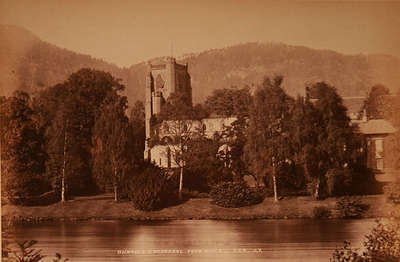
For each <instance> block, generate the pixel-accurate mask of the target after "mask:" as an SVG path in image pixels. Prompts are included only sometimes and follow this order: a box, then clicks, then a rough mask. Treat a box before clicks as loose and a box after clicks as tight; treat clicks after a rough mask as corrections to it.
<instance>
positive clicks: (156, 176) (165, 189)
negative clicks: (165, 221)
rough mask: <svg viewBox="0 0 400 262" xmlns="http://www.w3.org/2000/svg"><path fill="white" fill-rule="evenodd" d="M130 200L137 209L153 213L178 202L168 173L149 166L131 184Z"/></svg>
mask: <svg viewBox="0 0 400 262" xmlns="http://www.w3.org/2000/svg"><path fill="white" fill-rule="evenodd" d="M129 199H130V200H131V201H132V203H133V206H134V207H135V208H137V209H139V210H143V211H151V210H157V209H161V208H164V207H166V206H168V205H169V204H172V203H173V202H175V201H176V200H177V194H176V189H174V188H173V187H172V185H171V183H170V181H169V179H168V175H167V174H166V172H164V171H163V170H162V169H160V168H158V167H156V166H154V165H148V166H147V167H145V168H144V170H143V171H142V172H141V173H139V174H138V175H137V176H135V179H134V180H133V181H132V182H131V183H130V187H129Z"/></svg>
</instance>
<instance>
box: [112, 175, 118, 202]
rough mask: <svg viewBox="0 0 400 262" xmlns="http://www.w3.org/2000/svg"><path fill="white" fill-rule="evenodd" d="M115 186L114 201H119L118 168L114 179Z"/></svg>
mask: <svg viewBox="0 0 400 262" xmlns="http://www.w3.org/2000/svg"><path fill="white" fill-rule="evenodd" d="M113 186H114V201H115V202H117V201H118V185H117V168H116V167H114V179H113Z"/></svg>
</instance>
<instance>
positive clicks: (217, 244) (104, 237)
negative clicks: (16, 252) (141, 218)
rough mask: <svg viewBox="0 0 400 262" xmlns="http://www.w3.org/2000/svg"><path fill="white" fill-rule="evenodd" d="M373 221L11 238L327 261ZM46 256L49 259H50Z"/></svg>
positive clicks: (80, 254) (82, 256)
mask: <svg viewBox="0 0 400 262" xmlns="http://www.w3.org/2000/svg"><path fill="white" fill-rule="evenodd" d="M373 224H374V221H373V220H369V219H363V220H320V221H316V220H255V221H213V220H201V221H195V220H193V221H192V220H185V221H166V222H142V223H137V222H135V223H133V222H119V221H102V222H97V221H96V222H80V223H48V224H39V225H18V226H16V227H14V228H12V229H11V231H10V238H11V239H13V240H18V241H20V240H25V239H35V240H38V241H39V243H38V245H37V248H41V249H43V250H44V251H45V254H46V255H49V256H53V255H54V254H55V253H56V252H59V253H61V254H62V255H63V256H64V257H68V258H70V260H71V261H132V260H134V261H216V260H217V261H219V260H225V261H239V260H240V261H329V257H330V256H331V254H332V250H333V249H334V248H335V247H336V246H341V245H342V243H343V241H344V240H351V241H352V243H354V244H355V245H356V246H357V245H358V246H359V245H360V244H361V242H362V239H363V236H364V235H365V234H366V233H367V232H369V230H370V229H371V228H372V227H373ZM49 261H50V260H49Z"/></svg>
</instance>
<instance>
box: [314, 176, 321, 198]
mask: <svg viewBox="0 0 400 262" xmlns="http://www.w3.org/2000/svg"><path fill="white" fill-rule="evenodd" d="M320 184H321V179H320V178H318V179H317V185H316V187H315V192H314V198H315V199H319V186H320Z"/></svg>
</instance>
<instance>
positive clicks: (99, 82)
mask: <svg viewBox="0 0 400 262" xmlns="http://www.w3.org/2000/svg"><path fill="white" fill-rule="evenodd" d="M123 88H124V87H123V85H122V84H120V83H119V81H118V80H117V79H115V78H113V77H112V76H111V74H109V73H105V72H102V71H97V70H92V69H81V70H79V71H78V72H76V73H74V74H72V75H71V76H70V77H69V78H68V80H67V81H65V82H64V83H61V84H58V85H56V86H54V87H52V88H50V89H48V90H46V91H44V92H42V93H41V94H40V96H39V98H38V102H37V103H36V104H37V107H36V108H38V109H39V112H41V113H40V114H41V118H40V122H41V123H42V124H43V126H44V128H45V129H46V136H47V146H46V148H47V150H48V153H49V156H50V159H49V161H48V162H47V173H48V175H49V177H51V178H52V179H53V180H54V181H55V187H56V188H60V186H61V184H62V183H61V182H62V179H61V178H62V177H63V176H62V173H63V167H64V163H65V169H64V172H65V178H66V180H65V181H66V184H67V186H66V190H67V193H69V194H75V195H77V194H85V193H87V191H89V190H93V181H92V168H93V167H92V165H91V164H92V160H91V159H92V135H93V126H94V124H95V118H96V116H97V115H98V114H99V109H100V107H101V105H102V104H103V101H104V99H105V98H106V97H107V96H108V94H110V93H112V92H114V91H117V90H122V89H123ZM67 123H68V126H67ZM65 138H67V139H65ZM66 140H67V141H66ZM64 149H65V150H64ZM63 152H65V154H64V153H63Z"/></svg>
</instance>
